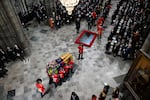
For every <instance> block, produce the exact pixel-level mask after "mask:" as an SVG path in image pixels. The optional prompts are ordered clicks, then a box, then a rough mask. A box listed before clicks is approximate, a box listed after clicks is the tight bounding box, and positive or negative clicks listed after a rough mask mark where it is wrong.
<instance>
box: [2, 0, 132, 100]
mask: <svg viewBox="0 0 150 100" xmlns="http://www.w3.org/2000/svg"><path fill="white" fill-rule="evenodd" d="M116 2H117V1H115V0H114V1H113V8H112V9H111V11H110V13H109V16H108V18H107V20H106V21H105V25H107V27H106V28H105V30H104V34H103V36H102V39H101V41H100V40H98V39H96V41H95V42H94V44H93V45H92V47H91V48H87V47H85V51H84V59H83V60H82V61H78V60H77V55H78V49H77V46H78V45H76V44H75V43H74V41H75V39H76V38H77V36H78V35H79V34H76V30H75V24H74V23H73V24H72V25H66V26H63V27H62V28H61V29H59V30H51V29H50V28H49V27H48V26H47V25H44V24H41V25H33V26H31V27H30V28H29V31H27V34H28V35H29V39H30V41H31V45H32V47H31V50H32V53H31V55H30V56H29V57H27V58H26V62H21V61H19V60H18V61H16V62H11V63H9V64H8V68H9V71H8V75H7V76H6V77H5V78H4V79H0V86H3V87H4V90H5V91H4V94H7V91H9V90H13V89H15V96H14V97H13V99H9V100H41V98H40V94H39V93H37V91H36V87H35V81H36V79H37V78H41V79H43V84H44V85H45V86H46V88H50V92H49V93H48V94H47V95H45V97H44V98H42V100H70V95H71V92H72V91H75V92H76V93H77V94H78V95H79V98H80V100H91V96H92V94H95V95H97V96H98V95H99V93H100V92H101V90H102V88H103V86H104V83H105V82H106V83H108V84H109V85H110V86H111V87H116V86H118V85H120V83H121V82H122V80H123V77H124V75H125V74H126V73H127V71H128V70H129V67H130V64H131V62H130V61H129V62H128V61H122V58H119V57H116V58H114V57H113V56H111V55H107V54H105V53H104V51H105V44H106V42H107V37H108V35H109V33H110V31H111V30H112V28H113V26H111V25H110V20H111V15H112V13H113V11H114V9H115V6H116ZM84 29H87V23H86V22H85V21H82V23H81V29H80V31H82V30H84ZM91 31H96V27H93V28H92V29H91ZM65 52H70V53H72V54H73V56H74V60H75V64H76V70H75V73H74V74H73V75H72V76H71V77H70V78H69V79H68V80H67V81H66V82H64V83H63V84H62V85H61V86H58V87H57V88H54V87H53V86H49V85H48V80H49V79H48V76H47V74H46V64H47V62H49V61H51V60H53V59H56V58H58V57H59V56H60V55H62V54H63V53H65ZM0 100H1V99H0ZM2 100H6V99H5V97H2ZM106 100H108V98H107V99H106Z"/></svg>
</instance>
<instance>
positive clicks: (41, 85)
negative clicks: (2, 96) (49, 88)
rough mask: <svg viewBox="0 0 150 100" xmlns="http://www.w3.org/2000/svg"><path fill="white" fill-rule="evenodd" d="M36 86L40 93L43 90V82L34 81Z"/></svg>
mask: <svg viewBox="0 0 150 100" xmlns="http://www.w3.org/2000/svg"><path fill="white" fill-rule="evenodd" d="M36 87H37V89H38V91H39V92H41V93H44V92H45V88H44V86H43V84H40V83H36Z"/></svg>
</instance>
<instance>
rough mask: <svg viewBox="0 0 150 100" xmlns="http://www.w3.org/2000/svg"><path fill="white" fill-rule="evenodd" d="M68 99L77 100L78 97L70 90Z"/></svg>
mask: <svg viewBox="0 0 150 100" xmlns="http://www.w3.org/2000/svg"><path fill="white" fill-rule="evenodd" d="M70 100H79V97H78V95H77V94H76V93H75V92H72V93H71V98H70Z"/></svg>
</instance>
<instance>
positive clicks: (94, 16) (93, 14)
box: [92, 11, 97, 19]
mask: <svg viewBox="0 0 150 100" xmlns="http://www.w3.org/2000/svg"><path fill="white" fill-rule="evenodd" d="M92 17H93V19H96V17H97V14H96V12H95V11H94V12H92Z"/></svg>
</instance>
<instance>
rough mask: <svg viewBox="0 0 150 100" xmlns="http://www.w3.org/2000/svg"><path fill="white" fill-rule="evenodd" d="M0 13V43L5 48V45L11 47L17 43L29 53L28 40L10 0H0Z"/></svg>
mask: <svg viewBox="0 0 150 100" xmlns="http://www.w3.org/2000/svg"><path fill="white" fill-rule="evenodd" d="M0 15H1V16H0V22H1V23H0V45H1V46H2V47H3V48H4V49H6V47H7V46H9V47H13V46H14V44H17V45H19V46H20V47H21V48H23V49H24V50H25V53H26V54H27V55H29V54H30V43H29V40H28V38H27V36H26V34H25V33H24V31H23V28H22V25H21V23H20V20H19V18H18V16H17V14H16V13H15V11H14V8H13V7H12V4H11V2H10V0H0Z"/></svg>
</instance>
